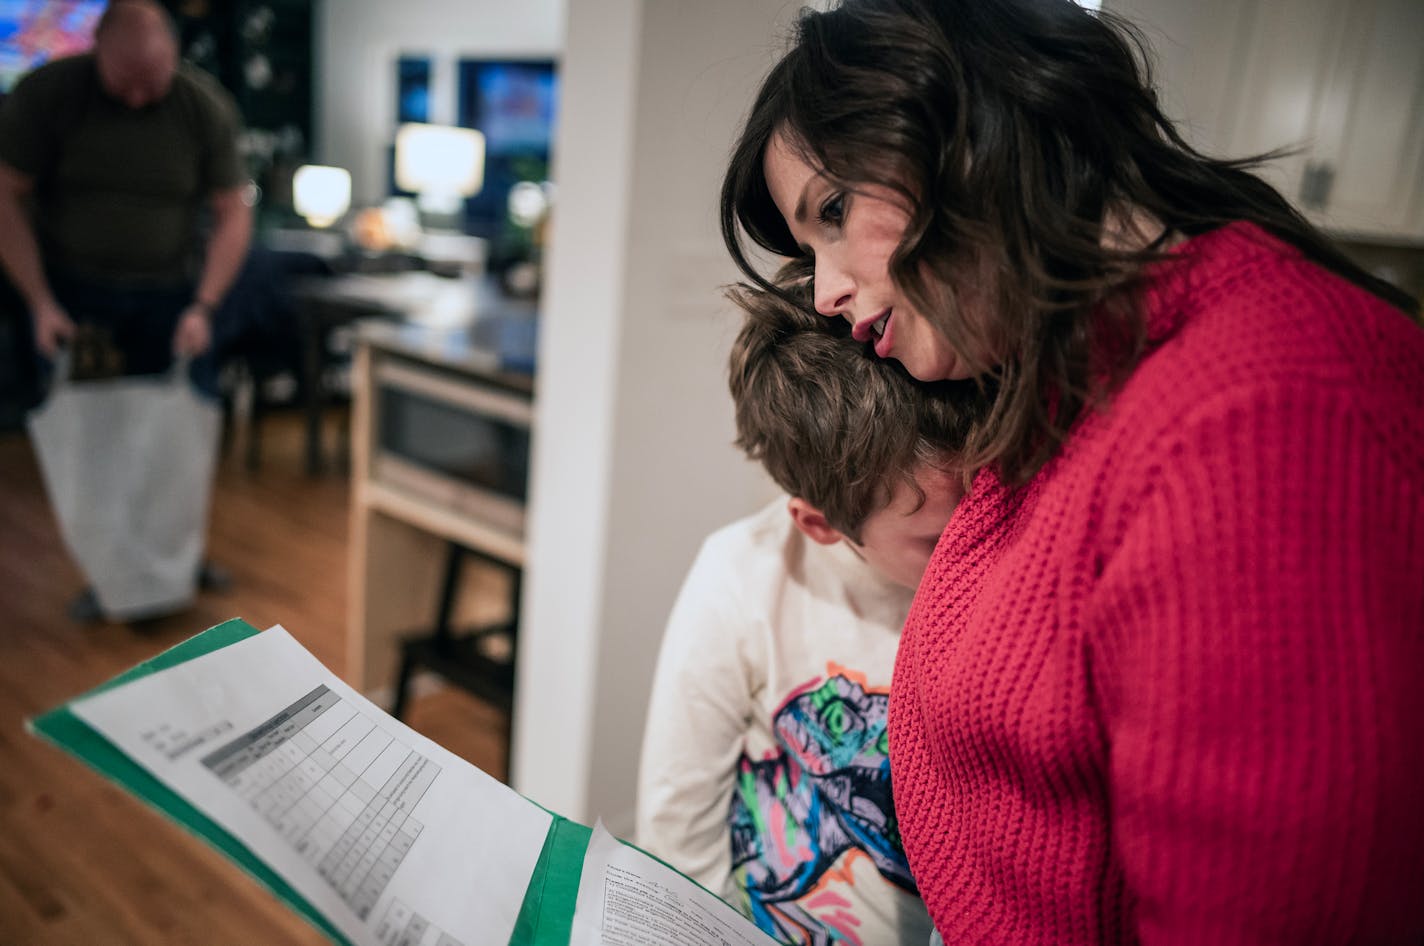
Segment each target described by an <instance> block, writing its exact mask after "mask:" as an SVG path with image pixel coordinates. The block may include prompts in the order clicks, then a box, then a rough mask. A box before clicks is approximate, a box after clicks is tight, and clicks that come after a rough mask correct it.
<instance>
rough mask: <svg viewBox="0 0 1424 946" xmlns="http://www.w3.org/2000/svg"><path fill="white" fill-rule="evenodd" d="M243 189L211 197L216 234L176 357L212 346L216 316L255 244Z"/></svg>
mask: <svg viewBox="0 0 1424 946" xmlns="http://www.w3.org/2000/svg"><path fill="white" fill-rule="evenodd" d="M244 187H245V185H240V186H238V187H230V188H226V189H224V190H220V191H217V192H216V193H214V194H213V196H212V201H211V207H212V211H213V232H212V234H211V236H210V237H209V238H208V247H207V252H206V253H205V254H204V259H203V272H202V274H201V275H200V276H199V278H198V289H197V292H196V293H195V294H194V296H193V301H192V303H191V304H190V305H189V306H188V308H186V309H184V310H183V314H182V316H180V317H179V319H178V327H177V328H176V329H175V330H174V332H173V351H174V353H175V354H179V355H201V354H202V353H203V352H205V351H207V350H208V346H209V345H211V344H212V317H213V313H214V312H215V311H217V308H218V305H219V304H220V303H221V302H222V299H223V296H225V295H226V294H227V291H228V289H230V288H231V287H232V284H233V281H234V280H235V279H237V273H238V270H240V269H241V268H242V262H243V260H244V259H245V258H246V257H247V247H248V244H249V243H251V241H252V211H251V210H250V209H249V208H248V206H247V204H246V203H244V202H243V199H242V192H243V190H244Z"/></svg>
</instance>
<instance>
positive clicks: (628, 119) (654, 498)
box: [513, 0, 798, 832]
mask: <svg viewBox="0 0 1424 946" xmlns="http://www.w3.org/2000/svg"><path fill="white" fill-rule="evenodd" d="M797 6H798V5H797V4H796V3H794V2H785V0H719V2H717V3H707V2H705V0H572V2H571V5H570V9H569V16H568V27H567V33H566V36H567V40H566V46H565V51H564V57H563V66H562V91H561V94H562V102H561V119H560V128H559V132H558V138H557V144H556V156H555V167H554V179H555V180H556V181H557V183H558V188H559V190H558V199H557V204H556V207H555V211H554V218H553V230H552V236H551V240H552V250H551V260H550V265H549V269H548V272H547V274H546V278H545V297H544V304H543V307H542V315H541V324H540V336H541V338H540V349H539V364H540V374H539V395H538V406H537V414H536V432H535V443H534V457H533V481H532V484H531V491H532V496H531V509H530V524H529V536H528V540H529V561H528V566H527V574H526V584H525V588H524V592H525V593H524V612H523V613H524V618H523V626H522V628H521V641H520V648H521V650H520V659H519V681H518V685H519V691H518V695H517V700H518V703H517V706H516V709H515V745H514V763H513V781H514V784H515V787H516V788H518V789H519V790H520V791H521V792H524V793H525V794H527V795H529V796H530V797H532V798H534V799H535V800H537V801H539V802H540V803H541V804H544V805H546V806H548V807H550V808H552V809H554V810H556V811H559V812H561V813H562V814H565V815H567V816H569V817H572V818H575V819H577V820H582V821H584V822H591V821H592V819H593V818H595V817H602V818H603V819H604V820H605V822H607V823H608V824H609V826H610V828H612V829H614V830H615V831H623V832H626V831H627V830H628V829H629V828H630V826H631V813H632V805H633V793H634V785H635V780H636V774H637V758H638V749H639V744H640V742H641V737H642V729H643V720H644V714H645V708H646V702H647V695H648V688H649V685H650V681H651V676H652V668H653V663H654V660H655V659H656V655H657V646H658V642H659V639H660V636H661V632H662V625H663V621H664V620H665V619H666V617H667V613H668V610H669V609H670V607H671V605H672V601H673V597H674V595H675V594H676V591H677V588H678V585H679V584H680V582H681V580H682V577H683V575H684V573H685V572H686V569H687V567H688V565H689V564H690V563H691V559H692V556H693V554H694V553H695V552H696V549H697V546H698V544H699V543H700V542H701V540H702V538H703V537H704V536H705V535H706V534H707V533H708V532H709V531H711V530H712V529H713V528H715V527H717V526H719V525H721V524H723V523H725V522H728V521H730V520H731V519H734V518H736V517H738V516H741V515H743V514H745V513H747V512H750V511H751V510H752V509H754V508H756V506H757V505H759V504H760V503H761V502H763V501H764V500H765V498H766V497H768V496H769V495H770V494H771V489H770V487H769V485H768V481H767V480H766V479H765V477H764V475H763V474H762V473H761V471H760V469H759V468H757V467H756V466H754V465H752V464H750V463H748V462H747V461H746V460H744V459H743V458H742V456H741V454H740V453H739V452H738V451H737V450H736V449H735V448H734V447H733V446H732V444H731V441H732V437H733V425H732V410H731V402H730V397H729V396H728V394H727V388H726V378H725V370H726V369H725V365H726V354H727V349H728V346H729V344H730V341H731V338H732V336H733V335H734V334H735V330H736V327H737V324H738V320H737V317H736V315H735V314H734V313H733V312H732V311H731V310H730V307H729V306H727V305H726V304H725V303H724V302H723V301H722V300H721V297H720V293H719V286H721V285H723V284H725V283H727V282H729V281H731V280H732V279H734V278H735V272H734V269H733V267H732V266H731V263H730V262H729V261H728V258H727V255H726V252H725V250H723V248H722V245H721V240H720V237H719V235H718V230H717V219H716V206H717V191H718V187H719V185H720V180H721V174H722V171H723V165H724V161H725V159H726V155H727V153H728V151H729V150H730V145H731V139H732V136H733V134H734V132H735V129H736V126H737V123H738V121H739V119H740V117H741V116H742V114H743V113H744V111H745V109H746V108H747V107H748V105H749V104H750V101H751V96H752V94H753V91H754V88H755V85H756V83H757V82H758V81H759V79H760V78H761V76H762V75H763V74H764V73H765V71H766V70H767V69H768V68H769V67H770V65H771V62H772V55H773V52H774V50H775V49H776V48H777V46H778V41H777V37H779V36H780V35H781V34H782V32H783V31H784V27H785V24H786V23H787V22H788V21H789V18H790V16H791V14H792V13H793V12H794V11H795V9H796V8H797Z"/></svg>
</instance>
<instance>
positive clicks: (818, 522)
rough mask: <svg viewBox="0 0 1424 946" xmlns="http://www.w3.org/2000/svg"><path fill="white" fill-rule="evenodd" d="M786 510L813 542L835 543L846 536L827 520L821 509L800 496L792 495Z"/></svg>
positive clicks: (822, 543) (797, 526)
mask: <svg viewBox="0 0 1424 946" xmlns="http://www.w3.org/2000/svg"><path fill="white" fill-rule="evenodd" d="M786 511H787V512H788V513H790V514H791V521H792V522H794V523H796V528H798V529H800V530H801V531H802V532H803V533H805V535H806V537H807V538H808V539H810V540H811V541H812V542H819V543H820V544H821V545H835V544H836V543H837V542H839V541H840V540H841V539H843V538H845V536H843V535H841V534H840V533H839V532H837V531H836V530H835V529H834V528H832V526H831V524H830V523H829V522H827V521H826V517H825V516H824V515H822V514H821V510H819V509H817V508H816V507H815V506H812V505H811V504H810V503H808V502H806V500H804V499H802V498H801V497H800V496H793V497H791V499H790V500H789V501H788V502H787V503H786Z"/></svg>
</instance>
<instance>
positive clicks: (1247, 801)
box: [722, 0, 1424, 946]
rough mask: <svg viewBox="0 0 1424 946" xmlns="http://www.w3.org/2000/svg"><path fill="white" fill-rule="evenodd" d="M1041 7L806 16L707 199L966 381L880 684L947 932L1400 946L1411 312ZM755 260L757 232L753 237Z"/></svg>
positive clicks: (1422, 659)
mask: <svg viewBox="0 0 1424 946" xmlns="http://www.w3.org/2000/svg"><path fill="white" fill-rule="evenodd" d="M1146 61H1147V57H1146V54H1145V48H1144V46H1143V45H1142V43H1141V42H1140V40H1139V38H1138V36H1137V34H1136V33H1135V31H1133V30H1132V28H1131V27H1130V26H1129V25H1127V24H1126V23H1124V22H1122V21H1120V20H1118V19H1116V18H1114V17H1112V16H1111V15H1108V14H1102V13H1090V12H1088V11H1085V10H1083V9H1081V8H1079V7H1078V6H1076V5H1075V4H1073V3H1071V2H1068V0H939V2H933V0H846V2H845V3H843V4H842V5H841V6H839V7H837V8H835V9H833V10H830V11H829V12H824V13H817V12H811V11H807V12H804V13H803V14H802V16H801V19H800V21H799V24H798V28H797V32H796V35H795V39H794V42H793V44H792V46H791V48H790V50H789V51H788V52H787V53H786V54H785V56H784V57H783V58H782V59H781V60H780V62H779V63H778V64H777V65H776V66H775V67H774V69H773V71H772V72H771V73H770V75H769V76H768V77H767V78H766V80H765V81H764V83H763V85H762V88H761V91H760V93H759V95H758V96H757V98H756V100H755V103H754V105H753V107H752V110H751V113H750V115H749V117H748V119H747V121H746V124H745V127H744V129H743V133H742V135H741V138H740V140H739V141H738V143H737V145H736V148H735V150H734V153H733V156H732V159H731V162H730V166H729V169H728V171H727V175H726V178H725V181H724V186H723V192H722V227H723V232H724V236H725V238H726V240H727V244H728V246H729V248H730V250H731V252H732V255H733V257H734V258H735V259H736V261H737V262H738V264H739V265H740V266H741V268H742V269H743V270H744V272H745V273H746V274H747V276H748V277H749V278H750V279H751V280H753V281H755V282H757V283H758V284H760V285H761V286H762V287H763V288H766V289H768V290H771V291H775V288H776V287H775V286H774V285H772V283H771V280H770V279H769V278H768V275H767V274H763V273H761V272H760V271H758V269H757V267H756V266H755V264H754V263H753V262H752V257H753V253H752V246H754V247H758V248H760V249H762V250H769V251H771V252H773V253H775V254H778V255H780V256H783V257H788V258H790V259H791V260H792V261H793V269H794V268H796V267H799V268H800V269H801V270H802V271H803V272H804V274H805V275H807V276H813V277H814V285H815V307H816V308H817V310H818V311H820V312H821V313H822V314H823V315H826V316H831V317H840V318H845V319H847V320H848V321H850V322H851V323H852V324H853V325H854V332H855V334H856V337H858V338H860V339H862V340H864V341H865V342H866V343H867V344H869V345H872V346H873V347H874V349H875V351H876V353H877V354H879V355H880V356H882V357H889V358H895V359H898V360H899V361H901V362H902V363H903V364H904V366H905V367H906V369H907V370H909V371H910V373H911V374H913V375H914V376H916V377H917V378H920V379H921V380H926V381H929V380H941V379H947V378H962V379H969V378H974V379H980V380H981V381H982V382H985V383H988V382H990V381H992V383H993V385H994V387H995V388H996V390H997V392H998V393H997V395H996V398H995V403H994V406H993V409H992V410H991V411H990V413H989V416H988V417H987V419H986V420H985V421H983V422H982V423H980V424H979V425H978V426H977V427H976V428H975V430H974V431H973V433H972V434H971V436H970V442H969V448H970V453H971V456H972V459H973V461H974V466H976V467H977V468H978V469H979V471H980V472H979V473H978V474H977V475H976V476H975V478H974V481H973V483H972V485H971V488H970V493H969V495H968V497H967V498H966V500H965V501H964V502H963V503H962V504H961V506H960V507H959V509H958V510H957V511H956V513H955V515H954V518H953V519H952V520H951V522H950V525H949V528H948V530H947V531H946V532H945V535H944V536H943V538H942V539H941V541H940V544H939V547H938V549H937V550H936V553H935V557H934V560H933V561H932V562H931V565H930V567H929V570H928V571H927V572H926V575H925V579H924V582H923V584H922V585H921V587H920V590H919V593H918V595H917V598H916V602H915V606H914V609H913V611H912V612H911V616H910V619H909V622H908V624H907V626H906V630H905V634H904V636H903V637H902V641H901V646H900V653H899V657H898V660H897V663H896V668H895V679H894V685H893V692H892V699H891V710H890V712H891V718H890V736H891V742H890V750H891V767H892V774H893V778H894V794H895V799H896V810H897V814H898V816H899V819H900V827H901V831H902V833H903V836H904V841H905V847H906V850H907V852H908V854H909V857H910V865H911V868H912V870H913V872H914V874H915V877H916V881H917V882H918V884H919V886H920V890H921V893H922V894H923V895H924V897H925V900H926V902H927V904H928V905H929V908H930V912H931V915H932V916H933V918H934V920H935V922H936V925H937V926H938V928H939V930H940V931H941V933H943V934H944V937H945V939H946V940H947V941H949V942H951V943H953V942H976V943H977V942H994V943H999V942H1016V943H1017V942H1025V943H1027V942H1034V943H1039V942H1057V943H1086V942H1183V943H1212V944H1213V946H1224V944H1229V943H1264V942H1274V943H1306V942H1347V941H1348V942H1419V941H1421V939H1424V898H1421V897H1420V896H1419V891H1420V890H1424V804H1421V800H1422V799H1421V791H1424V741H1421V739H1420V735H1419V734H1420V726H1421V725H1424V685H1421V683H1420V681H1419V680H1418V677H1419V675H1420V671H1421V670H1424V421H1422V420H1421V407H1420V398H1421V396H1424V332H1421V331H1420V329H1419V327H1418V326H1417V325H1416V324H1414V323H1413V322H1412V321H1411V320H1410V319H1409V317H1408V316H1407V315H1406V312H1413V311H1415V310H1416V303H1415V302H1414V301H1413V300H1411V299H1409V298H1408V297H1407V296H1406V295H1404V294H1403V293H1401V292H1400V291H1398V290H1397V289H1395V288H1394V287H1392V286H1389V285H1388V284H1386V283H1383V282H1380V281H1379V280H1376V279H1374V278H1372V277H1370V276H1369V275H1368V274H1366V273H1365V272H1363V271H1362V270H1360V269H1359V268H1358V267H1356V266H1354V265H1353V264H1352V263H1351V262H1350V261H1349V260H1347V259H1346V258H1345V257H1344V256H1343V255H1342V254H1341V253H1340V252H1339V251H1338V250H1337V249H1336V248H1335V247H1334V246H1333V245H1332V244H1331V242H1330V241H1329V240H1328V239H1327V238H1326V237H1325V236H1323V235H1322V234H1320V233H1319V232H1318V231H1316V230H1315V229H1314V228H1313V227H1312V226H1311V225H1310V224H1309V223H1307V222H1306V221H1305V220H1304V219H1303V218H1302V217H1301V215H1300V214H1299V213H1297V212H1296V211H1295V210H1294V209H1293V208H1292V207H1291V206H1290V205H1289V203H1288V202H1287V201H1285V200H1284V199H1283V198H1282V197H1281V196H1280V195H1279V194H1278V193H1277V192H1276V191H1274V190H1273V189H1272V188H1271V187H1269V186H1268V185H1266V184H1265V183H1263V182H1262V181H1261V180H1260V179H1259V178H1257V177H1255V176H1254V175H1253V174H1252V173H1251V171H1252V167H1253V163H1252V162H1250V161H1221V160H1214V159H1211V158H1208V157H1206V156H1204V155H1202V154H1199V153H1197V152H1196V151H1194V150H1193V149H1192V148H1191V147H1190V146H1188V145H1187V143H1186V142H1185V141H1184V140H1183V139H1182V138H1181V136H1180V135H1179V134H1178V133H1177V131H1176V130H1175V129H1174V128H1173V126H1172V124H1171V123H1170V122H1169V121H1168V120H1167V119H1166V118H1165V117H1164V115H1163V114H1162V112H1161V110H1160V109H1159V107H1158V104H1157V100H1156V97H1155V95H1154V93H1153V91H1152V88H1151V84H1150V76H1149V75H1148V73H1147V69H1146ZM749 244H750V245H751V246H749Z"/></svg>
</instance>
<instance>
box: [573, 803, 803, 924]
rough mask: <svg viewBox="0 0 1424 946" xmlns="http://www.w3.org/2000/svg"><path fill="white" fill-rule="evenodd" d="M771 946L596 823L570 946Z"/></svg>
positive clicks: (733, 914) (738, 917)
mask: <svg viewBox="0 0 1424 946" xmlns="http://www.w3.org/2000/svg"><path fill="white" fill-rule="evenodd" d="M673 943H676V944H677V946H776V941H775V940H773V939H772V938H771V937H769V936H767V935H766V934H765V933H763V932H762V931H761V930H759V929H757V927H756V925H755V924H754V923H752V921H751V920H748V919H747V918H746V917H745V916H743V915H742V914H740V913H738V912H737V911H736V910H734V909H733V908H732V907H730V906H728V905H727V903H726V902H725V901H723V900H721V899H720V898H718V897H715V896H713V895H712V894H710V893H708V892H707V891H706V890H703V889H702V888H701V887H699V886H698V885H697V884H696V883H694V882H693V881H692V880H689V879H688V878H687V877H685V876H683V875H682V874H680V873H678V872H677V871H675V870H673V869H672V868H671V867H668V866H666V865H665V864H663V863H662V862H661V861H659V860H657V859H656V858H654V857H652V856H651V855H649V854H646V853H644V852H643V851H640V850H639V849H638V848H635V847H630V846H629V845H626V844H624V843H623V842H622V841H619V840H618V839H617V838H615V837H614V836H613V835H611V834H609V833H608V830H607V829H606V828H604V827H603V822H602V821H600V822H598V823H597V824H596V825H594V828H593V836H592V838H590V840H589V842H588V852H587V853H586V854H584V859H583V874H582V875H581V877H580V879H579V890H578V902H577V905H576V906H575V908H574V925H573V935H572V937H570V939H569V946H662V944H673Z"/></svg>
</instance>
